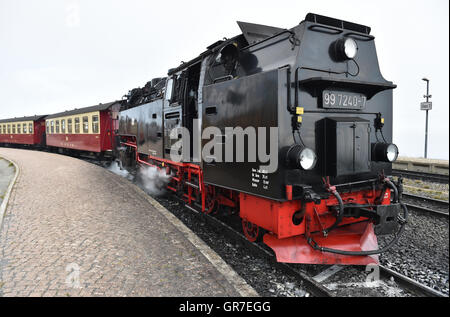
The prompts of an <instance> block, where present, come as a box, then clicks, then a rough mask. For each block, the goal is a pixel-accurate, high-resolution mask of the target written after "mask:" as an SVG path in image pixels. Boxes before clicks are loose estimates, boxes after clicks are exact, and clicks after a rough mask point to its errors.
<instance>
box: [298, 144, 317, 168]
mask: <svg viewBox="0 0 450 317" xmlns="http://www.w3.org/2000/svg"><path fill="white" fill-rule="evenodd" d="M299 162H300V166H301V167H302V168H303V169H304V170H305V171H309V170H312V169H313V168H314V166H316V162H317V156H316V153H314V151H313V150H311V149H308V148H305V149H303V151H301V152H300V156H299Z"/></svg>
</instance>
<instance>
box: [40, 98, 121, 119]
mask: <svg viewBox="0 0 450 317" xmlns="http://www.w3.org/2000/svg"><path fill="white" fill-rule="evenodd" d="M117 103H120V101H113V102H108V103H101V104H98V105H96V106H91V107H85V108H79V109H74V110H69V111H64V112H60V113H55V114H52V115H49V116H48V117H47V118H46V119H52V118H58V117H64V116H73V115H77V114H83V113H89V112H94V111H104V110H107V109H109V108H110V107H111V106H113V105H114V104H117Z"/></svg>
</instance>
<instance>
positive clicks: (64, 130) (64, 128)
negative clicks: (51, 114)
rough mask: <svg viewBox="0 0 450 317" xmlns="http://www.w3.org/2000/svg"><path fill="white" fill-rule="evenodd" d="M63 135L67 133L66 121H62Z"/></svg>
mask: <svg viewBox="0 0 450 317" xmlns="http://www.w3.org/2000/svg"><path fill="white" fill-rule="evenodd" d="M61 133H66V120H65V119H63V120H61Z"/></svg>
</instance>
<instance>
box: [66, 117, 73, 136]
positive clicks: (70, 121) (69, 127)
mask: <svg viewBox="0 0 450 317" xmlns="http://www.w3.org/2000/svg"><path fill="white" fill-rule="evenodd" d="M67 133H72V119H67Z"/></svg>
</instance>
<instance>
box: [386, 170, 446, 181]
mask: <svg viewBox="0 0 450 317" xmlns="http://www.w3.org/2000/svg"><path fill="white" fill-rule="evenodd" d="M392 176H402V177H405V178H409V179H417V180H421V181H425V182H432V183H440V184H448V183H449V176H448V175H442V174H430V173H423V172H414V171H407V170H397V169H394V170H392Z"/></svg>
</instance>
